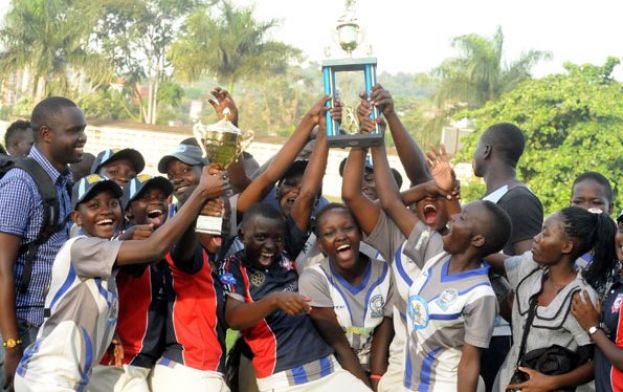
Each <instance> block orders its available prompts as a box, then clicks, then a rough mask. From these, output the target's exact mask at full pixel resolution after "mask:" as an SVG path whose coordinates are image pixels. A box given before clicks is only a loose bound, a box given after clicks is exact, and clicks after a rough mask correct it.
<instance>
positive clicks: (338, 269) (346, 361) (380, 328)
mask: <svg viewBox="0 0 623 392" xmlns="http://www.w3.org/2000/svg"><path fill="white" fill-rule="evenodd" d="M316 236H317V237H318V246H319V248H320V250H321V251H322V252H323V254H325V255H326V257H325V259H324V260H322V261H321V262H320V263H319V264H315V265H313V266H311V267H309V268H307V269H305V270H304V271H303V274H302V275H301V277H300V279H299V290H300V293H301V294H303V295H305V296H307V297H309V298H312V300H311V302H310V305H311V306H312V311H311V313H310V316H311V318H312V320H313V321H314V324H315V325H316V328H318V330H319V332H320V334H321V335H322V336H323V337H324V339H325V340H326V341H327V342H328V343H329V344H330V345H331V346H332V347H333V349H334V350H335V352H336V356H337V359H338V361H339V362H340V365H342V367H343V368H344V369H346V370H348V371H350V372H351V373H352V374H353V375H355V376H356V377H358V378H359V379H361V380H362V381H363V382H365V383H366V384H368V385H369V386H372V385H374V386H375V387H376V384H377V383H378V381H379V380H380V378H381V376H382V375H383V374H384V373H385V371H386V370H387V356H388V350H389V343H390V341H391V338H392V336H393V328H392V319H391V316H392V299H391V298H392V294H391V293H392V291H393V287H392V283H391V274H390V272H389V264H387V263H386V262H384V261H381V260H375V259H370V258H369V257H368V256H366V255H365V254H363V253H361V252H360V251H359V245H360V242H361V231H360V229H359V227H358V226H357V223H355V218H354V217H353V216H352V215H351V213H350V211H349V210H348V208H347V207H346V206H344V205H343V204H337V203H332V204H329V205H327V206H326V207H325V208H323V209H322V211H320V213H319V214H318V217H317V220H316ZM368 374H369V376H368Z"/></svg>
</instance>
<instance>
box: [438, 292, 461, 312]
mask: <svg viewBox="0 0 623 392" xmlns="http://www.w3.org/2000/svg"><path fill="white" fill-rule="evenodd" d="M458 296H459V292H458V291H457V290H456V289H454V288H449V289H445V290H444V291H442V292H441V295H440V296H439V298H437V300H436V301H435V303H436V304H437V306H439V307H440V308H441V309H443V310H444V311H446V310H448V307H449V306H450V305H452V304H453V303H454V302H455V301H456V299H457V298H458Z"/></svg>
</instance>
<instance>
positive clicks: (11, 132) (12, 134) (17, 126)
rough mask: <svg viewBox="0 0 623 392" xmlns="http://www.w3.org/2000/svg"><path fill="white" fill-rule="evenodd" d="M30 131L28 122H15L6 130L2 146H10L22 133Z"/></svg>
mask: <svg viewBox="0 0 623 392" xmlns="http://www.w3.org/2000/svg"><path fill="white" fill-rule="evenodd" d="M29 129H30V121H24V120H17V121H15V122H13V123H12V124H11V125H9V127H8V128H7V129H6V133H5V134H4V145H5V146H10V145H11V144H13V141H14V140H15V139H17V138H18V137H20V136H21V135H22V133H23V132H26V131H27V130H29Z"/></svg>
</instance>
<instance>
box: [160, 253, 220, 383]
mask: <svg viewBox="0 0 623 392" xmlns="http://www.w3.org/2000/svg"><path fill="white" fill-rule="evenodd" d="M166 261H167V264H168V266H169V269H170V270H171V280H170V287H169V288H168V290H167V291H168V293H169V299H168V304H167V319H166V326H165V330H166V337H165V349H164V353H163V354H162V357H163V359H162V360H161V361H159V363H160V364H165V365H166V364H168V362H169V361H173V362H177V363H179V364H182V365H185V366H188V367H191V368H194V369H199V370H210V371H217V372H223V370H224V365H225V332H226V331H227V326H226V325H225V315H224V313H223V312H224V297H223V289H222V285H221V284H220V282H219V280H218V279H217V276H216V274H214V273H213V271H212V265H211V264H210V262H209V260H208V255H207V254H206V252H205V251H204V250H203V248H202V247H201V246H200V245H198V244H197V246H196V248H195V257H194V260H193V261H192V262H189V263H187V264H184V263H182V262H180V261H178V260H176V259H175V249H173V251H171V253H169V254H168V255H167V257H166Z"/></svg>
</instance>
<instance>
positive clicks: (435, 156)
mask: <svg viewBox="0 0 623 392" xmlns="http://www.w3.org/2000/svg"><path fill="white" fill-rule="evenodd" d="M426 159H427V162H428V166H429V167H430V171H431V175H432V176H433V179H434V180H435V184H437V187H438V188H439V189H441V191H442V192H444V193H445V194H446V195H448V196H447V197H446V199H445V203H446V210H447V212H448V216H452V215H454V214H458V213H459V212H461V204H460V203H459V195H458V194H457V193H456V192H453V191H454V190H455V189H457V188H458V186H457V181H456V176H455V174H454V170H453V169H452V165H450V159H449V158H448V153H447V152H446V148H445V147H444V145H443V144H442V145H441V147H440V148H439V150H437V149H436V148H431V149H430V151H429V152H427V153H426ZM453 193H454V194H453Z"/></svg>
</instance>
